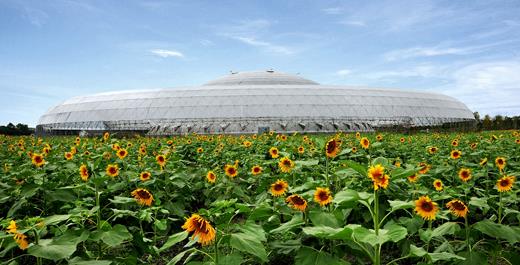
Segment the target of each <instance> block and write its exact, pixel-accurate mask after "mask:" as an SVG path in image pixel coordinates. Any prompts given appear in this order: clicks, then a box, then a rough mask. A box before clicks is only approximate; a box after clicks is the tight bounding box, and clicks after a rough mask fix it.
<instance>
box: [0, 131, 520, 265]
mask: <svg viewBox="0 0 520 265" xmlns="http://www.w3.org/2000/svg"><path fill="white" fill-rule="evenodd" d="M0 164H1V166H2V168H1V169H0V172H1V175H0V186H1V188H0V209H1V214H0V229H1V231H0V261H1V263H2V264H89V265H98V264H107V265H108V264H231V265H232V264H316V265H317V264H326V265H333V264H378V265H379V264H520V245H519V242H520V226H519V222H520V209H519V205H520V204H519V198H518V194H519V188H518V183H516V179H515V176H519V173H520V135H519V132H518V131H493V132H478V133H419V134H412V135H403V134H395V133H379V134H378V133H375V134H368V133H367V134H365V133H363V134H359V133H337V134H336V135H300V134H293V135H283V134H277V133H273V132H271V133H267V134H263V135H247V136H224V135H213V136H211V135H210V136H201V135H187V136H184V137H170V138H147V137H132V138H119V137H117V135H109V134H108V133H105V135H103V137H97V138H79V137H48V138H35V137H9V136H0Z"/></svg>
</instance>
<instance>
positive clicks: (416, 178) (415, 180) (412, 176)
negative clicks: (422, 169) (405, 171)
mask: <svg viewBox="0 0 520 265" xmlns="http://www.w3.org/2000/svg"><path fill="white" fill-rule="evenodd" d="M418 179H419V175H417V174H413V175H411V176H408V181H409V182H410V183H415V182H417V180H418Z"/></svg>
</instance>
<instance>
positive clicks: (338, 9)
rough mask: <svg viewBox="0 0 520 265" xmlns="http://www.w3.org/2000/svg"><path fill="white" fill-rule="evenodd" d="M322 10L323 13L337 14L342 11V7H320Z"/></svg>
mask: <svg viewBox="0 0 520 265" xmlns="http://www.w3.org/2000/svg"><path fill="white" fill-rule="evenodd" d="M322 11H323V12H324V13H325V14H329V15H339V14H341V13H343V8H341V7H330V8H325V9H322Z"/></svg>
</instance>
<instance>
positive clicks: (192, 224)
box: [182, 213, 216, 246]
mask: <svg viewBox="0 0 520 265" xmlns="http://www.w3.org/2000/svg"><path fill="white" fill-rule="evenodd" d="M182 229H184V230H186V231H187V232H193V236H192V239H195V238H198V239H197V242H199V243H200V244H201V245H203V246H207V245H209V244H211V243H213V241H215V237H216V231H215V228H213V226H211V224H210V223H209V222H208V221H206V219H204V218H202V216H200V215H198V214H195V213H194V214H192V215H191V216H190V218H188V219H186V222H184V225H183V226H182Z"/></svg>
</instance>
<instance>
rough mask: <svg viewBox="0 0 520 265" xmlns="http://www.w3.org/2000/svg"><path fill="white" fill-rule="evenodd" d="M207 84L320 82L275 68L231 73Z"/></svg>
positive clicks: (310, 83)
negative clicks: (276, 70)
mask: <svg viewBox="0 0 520 265" xmlns="http://www.w3.org/2000/svg"><path fill="white" fill-rule="evenodd" d="M204 85H205V86H244V85H318V83H316V82H314V81H311V80H308V79H305V78H302V77H299V76H296V75H290V74H286V73H281V72H275V71H273V70H267V71H255V72H237V73H231V74H230V75H226V76H223V77H220V78H217V79H215V80H213V81H209V82H208V83H206V84H204Z"/></svg>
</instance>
